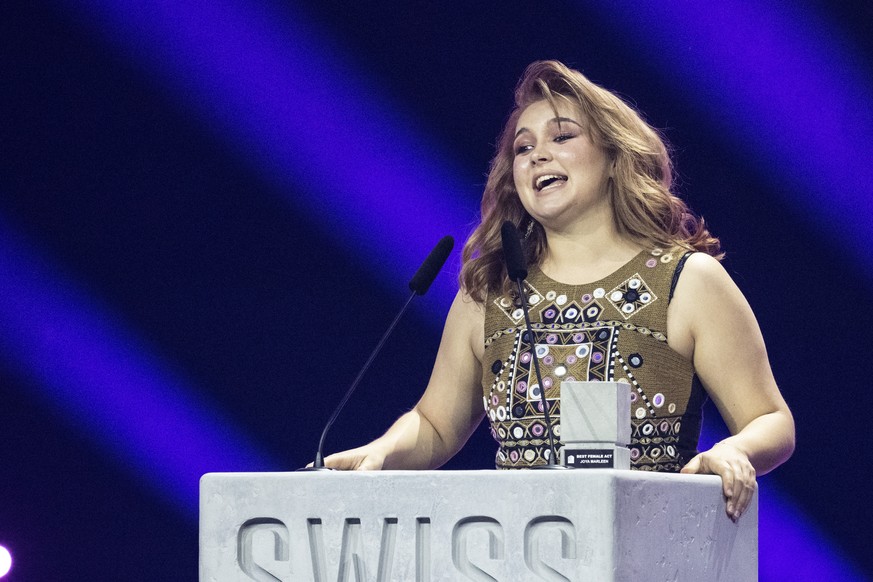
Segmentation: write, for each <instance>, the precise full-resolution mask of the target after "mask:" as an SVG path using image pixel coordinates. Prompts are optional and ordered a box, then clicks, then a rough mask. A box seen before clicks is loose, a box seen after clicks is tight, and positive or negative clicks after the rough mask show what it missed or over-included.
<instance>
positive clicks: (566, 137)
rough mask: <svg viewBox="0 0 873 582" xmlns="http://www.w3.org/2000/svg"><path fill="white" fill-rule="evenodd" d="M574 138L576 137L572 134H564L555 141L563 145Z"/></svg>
mask: <svg viewBox="0 0 873 582" xmlns="http://www.w3.org/2000/svg"><path fill="white" fill-rule="evenodd" d="M574 137H576V136H575V135H573V134H572V133H562V134H560V135H558V136H556V137H555V141H556V142H558V143H563V142H565V141H567V140H568V139H573V138H574Z"/></svg>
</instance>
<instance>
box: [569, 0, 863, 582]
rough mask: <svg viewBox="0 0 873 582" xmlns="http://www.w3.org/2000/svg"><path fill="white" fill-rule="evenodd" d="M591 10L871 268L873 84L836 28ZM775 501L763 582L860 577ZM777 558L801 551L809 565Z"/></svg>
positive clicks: (633, 4) (798, 13) (806, 20)
mask: <svg viewBox="0 0 873 582" xmlns="http://www.w3.org/2000/svg"><path fill="white" fill-rule="evenodd" d="M585 6H586V7H588V6H589V5H588V4H585ZM593 6H595V7H596V8H597V9H598V10H599V11H600V13H601V15H602V17H603V19H604V20H605V21H611V22H612V23H613V26H614V28H615V29H616V31H617V32H618V33H620V34H622V35H624V38H626V39H627V41H628V42H630V43H631V44H632V45H634V46H635V47H636V48H637V51H638V52H639V53H640V54H642V55H649V57H650V59H652V60H653V61H657V62H656V64H657V70H658V71H660V72H662V73H663V74H665V75H671V79H674V80H675V82H676V83H677V84H681V86H682V87H683V88H685V91H683V92H681V93H682V94H683V95H685V96H686V98H687V101H688V105H689V106H690V107H694V108H698V109H701V110H703V111H704V112H705V113H706V114H707V116H708V117H709V119H710V121H711V124H712V126H713V127H714V128H717V129H718V130H719V132H720V134H721V135H722V136H723V138H724V139H725V140H727V141H728V142H729V143H732V144H733V145H734V146H735V148H736V149H737V151H739V152H741V153H743V154H744V155H746V157H747V158H748V159H749V164H750V165H754V166H757V170H758V173H759V174H760V175H761V176H762V177H765V178H766V179H767V180H768V181H769V182H770V185H771V187H772V189H773V190H774V192H775V193H776V194H777V195H779V196H781V197H783V201H784V204H785V205H786V208H788V209H790V210H789V211H791V212H797V213H798V214H799V215H801V216H802V217H803V218H805V219H806V220H807V221H809V222H810V223H811V224H812V225H813V226H814V227H815V228H816V229H817V230H819V231H820V232H822V233H823V234H825V235H826V236H828V237H830V238H831V239H833V240H835V241H837V242H838V243H840V245H841V246H842V247H844V248H846V249H847V250H848V251H849V252H852V253H855V255H856V256H857V258H858V259H859V260H860V261H862V263H866V264H868V265H870V264H873V249H871V247H870V245H869V244H867V239H868V238H869V232H870V226H869V225H870V224H871V223H873V166H871V165H870V163H869V160H871V159H873V88H871V87H870V84H869V82H868V81H867V75H866V74H865V72H863V71H861V70H860V69H859V68H858V66H857V65H856V63H858V62H863V59H862V58H861V57H859V56H856V55H855V54H853V52H852V51H851V50H850V49H849V48H847V46H846V44H847V43H846V41H845V40H844V39H842V38H841V37H840V34H839V33H838V32H837V31H835V30H832V29H831V27H829V26H828V23H827V22H825V21H824V20H823V19H822V18H820V17H817V16H816V15H815V14H814V13H813V12H811V11H809V10H802V9H801V8H799V7H797V6H795V5H793V4H791V3H758V2H756V3H753V2H746V1H743V0H733V1H730V2H716V3H710V2H696V1H694V0H676V1H673V2H667V3H664V2H654V1H643V2H640V1H639V0H634V1H630V0H619V1H618V2H609V3H595V4H594V5H593ZM580 8H581V5H580ZM754 212H755V210H754V209H750V214H754ZM753 219H756V220H760V221H761V222H762V223H766V221H768V220H773V219H776V220H778V219H779V217H754V218H753ZM862 270H863V269H862ZM863 271H865V272H868V273H869V272H870V269H867V270H863ZM762 498H764V499H767V496H766V495H762ZM772 499H773V500H775V503H774V506H773V507H772V508H770V510H769V512H764V511H762V515H761V524H760V529H761V533H762V539H767V538H776V539H780V540H784V541H785V542H786V543H785V544H775V545H774V544H767V543H762V544H761V547H760V551H761V573H762V579H764V580H767V579H772V580H778V579H787V578H790V579H792V580H825V579H827V580H846V581H848V580H860V579H862V575H861V574H860V573H859V572H857V570H856V569H855V568H854V566H853V565H852V564H851V563H850V562H848V561H846V558H845V556H843V555H842V554H841V553H840V552H839V551H838V550H836V549H830V548H829V546H830V544H827V543H824V542H825V540H824V539H823V538H824V535H823V534H822V533H820V532H817V531H816V530H815V528H814V527H813V526H811V525H810V524H809V523H807V522H806V520H804V519H802V518H801V517H799V516H800V515H802V514H800V513H798V511H797V509H791V508H790V504H789V503H788V502H787V501H785V500H779V498H778V496H776V497H772ZM789 546H790V548H789ZM782 552H786V553H788V552H791V554H790V555H792V556H793V555H796V554H794V553H793V552H800V554H797V555H802V556H803V559H793V558H792V559H786V558H784V557H783V555H782Z"/></svg>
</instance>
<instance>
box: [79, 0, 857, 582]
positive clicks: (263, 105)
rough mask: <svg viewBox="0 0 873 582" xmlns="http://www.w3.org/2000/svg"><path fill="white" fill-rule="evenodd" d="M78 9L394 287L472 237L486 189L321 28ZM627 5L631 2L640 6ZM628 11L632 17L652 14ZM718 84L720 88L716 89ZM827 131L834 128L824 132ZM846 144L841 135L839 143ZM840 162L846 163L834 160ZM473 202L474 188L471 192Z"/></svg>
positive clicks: (199, 12) (798, 160) (102, 7)
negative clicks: (424, 260)
mask: <svg viewBox="0 0 873 582" xmlns="http://www.w3.org/2000/svg"><path fill="white" fill-rule="evenodd" d="M195 4H196V5H195ZM73 6H74V7H75V8H76V9H77V10H80V11H82V12H83V13H84V14H85V15H86V16H87V17H88V18H90V19H95V20H96V21H97V22H99V23H100V24H101V25H102V26H101V28H102V32H103V33H104V34H105V35H108V36H110V37H111V38H112V39H113V42H114V43H116V44H117V46H119V47H121V50H123V51H124V52H126V53H129V54H130V56H131V57H132V58H133V59H135V60H136V61H138V62H139V63H141V64H144V65H146V66H147V67H149V68H150V70H151V72H152V73H153V74H155V75H156V76H157V77H158V78H159V79H161V81H162V82H163V83H165V84H167V85H169V86H171V87H172V88H174V89H175V90H177V91H178V92H179V96H180V97H181V98H182V99H184V100H186V101H187V102H188V105H189V106H192V107H195V108H196V109H197V110H199V111H200V112H201V113H202V114H203V115H204V117H205V119H206V121H207V123H209V124H210V125H213V126H215V127H216V128H217V130H218V131H217V133H221V132H226V133H227V134H228V135H229V136H231V139H230V141H231V142H232V143H236V144H237V146H238V147H239V149H240V152H241V154H242V155H243V156H245V157H247V158H248V159H249V160H250V161H251V163H252V164H253V165H254V167H255V168H256V169H257V170H259V171H260V172H262V173H264V174H266V175H267V176H268V177H269V178H270V179H272V180H275V181H276V183H277V184H279V185H282V186H284V187H285V188H287V190H288V192H289V193H293V194H289V197H288V199H289V201H290V202H291V203H292V204H293V205H294V206H295V207H296V208H299V209H301V210H304V211H306V212H308V213H310V214H311V215H313V216H314V217H315V218H316V219H317V220H318V221H319V222H321V223H322V224H323V225H324V228H325V229H326V231H328V232H331V234H332V235H334V236H337V237H338V238H340V239H341V240H347V241H348V243H349V245H350V246H352V247H355V248H356V250H358V251H359V252H361V256H362V258H363V259H364V260H367V261H371V262H373V263H376V264H380V268H384V269H385V270H386V272H387V273H388V276H389V278H390V279H391V280H392V281H393V283H392V285H394V286H395V287H399V286H401V284H405V282H406V280H407V279H408V275H409V273H411V272H412V271H413V270H414V268H415V267H416V266H417V264H418V262H419V261H420V260H421V257H423V256H424V255H425V254H426V252H427V251H428V250H429V248H430V246H431V245H432V244H433V241H435V240H437V239H438V238H439V237H440V236H442V235H443V234H446V233H449V234H454V235H456V237H457V236H459V235H461V234H462V231H461V228H462V227H464V226H465V225H467V224H469V223H470V222H471V221H472V219H473V218H474V216H475V214H474V212H473V211H471V209H470V203H464V202H462V200H463V198H465V193H466V191H469V190H471V189H475V188H472V187H470V186H469V185H464V184H458V183H457V182H456V180H455V178H454V176H455V175H462V173H461V172H452V171H450V169H451V167H452V164H451V162H450V161H449V160H448V159H446V158H441V157H440V155H439V153H438V152H434V151H432V150H431V149H429V148H428V147H427V139H426V136H425V132H424V131H422V130H419V131H415V130H414V129H413V130H410V128H414V124H411V123H408V122H407V121H405V120H404V119H402V117H401V116H400V115H399V114H398V113H397V111H399V110H400V108H399V107H397V104H394V103H392V100H391V99H389V98H387V96H386V95H380V92H379V91H378V90H375V89H374V87H373V85H372V84H368V83H367V82H365V80H364V79H363V78H362V77H361V76H360V73H358V72H356V71H354V70H350V69H349V68H348V66H347V65H344V63H345V62H347V59H346V58H345V57H344V56H343V55H338V54H336V52H335V50H334V49H333V48H332V47H330V46H329V45H328V44H326V43H325V42H324V40H323V39H320V38H317V37H316V35H315V34H314V33H313V30H314V28H313V27H311V25H305V26H304V25H302V24H300V22H299V21H297V22H294V23H290V22H288V19H287V18H285V19H281V18H278V17H276V18H273V17H271V15H270V14H269V12H267V11H266V9H265V8H257V7H255V5H254V3H251V4H247V3H244V2H232V1H226V2H220V3H209V4H205V5H201V4H198V3H194V2H191V1H190V0H183V1H181V2H172V3H171V2H138V1H135V0H124V1H118V2H107V1H102V2H81V3H78V4H74V5H73ZM709 7H710V5H709V4H707V8H706V9H707V10H709ZM624 8H625V9H626V10H628V11H629V12H632V11H633V10H632V7H631V6H630V5H627V6H625V7H624ZM701 10H703V8H701ZM624 17H625V19H627V20H628V21H633V18H641V17H642V15H634V16H633V18H631V16H628V15H625V16H624ZM280 22H281V23H282V24H281V25H280V24H279V23H280ZM639 23H640V24H641V25H643V24H646V25H648V24H650V23H648V22H646V23H643V22H642V20H640V21H639ZM713 87H715V88H713V89H712V91H713V92H717V87H718V85H717V84H716V85H713ZM717 96H718V95H713V96H710V97H706V96H704V99H706V98H710V99H714V98H715V97H717ZM749 101H750V102H751V103H754V99H751V98H750V99H749ZM750 111H751V113H749V114H748V115H749V116H750V120H749V121H755V120H757V119H758V117H760V116H758V117H755V112H756V110H755V109H754V107H752V108H751V109H750ZM840 120H841V118H840V119H838V120H837V121H840ZM726 127H731V128H733V126H732V125H728V126H726ZM784 129H785V128H783V127H782V126H781V125H776V126H774V127H772V128H770V131H764V130H761V131H759V132H758V131H753V132H750V135H748V136H745V135H741V136H740V138H739V139H742V140H747V141H751V142H753V143H755V144H756V147H758V148H760V149H766V147H767V144H769V145H770V146H773V143H772V142H770V141H768V140H779V139H781V138H783V137H785V136H783V135H781V134H780V133H779V132H781V131H784ZM827 135H831V134H830V133H828V132H827V131H825V132H824V133H823V137H822V139H824V137H825V136H827ZM790 137H792V138H796V137H797V132H796V131H795V132H792V133H790ZM782 141H784V140H782ZM849 145H851V142H846V141H845V140H843V141H841V142H838V144H837V145H835V146H834V147H836V148H838V149H839V148H846V147H849ZM773 149H775V151H777V152H778V154H774V155H776V159H777V160H778V161H780V163H783V164H786V165H787V164H789V163H793V164H795V165H798V166H803V165H804V164H805V163H808V160H809V156H810V155H812V154H813V153H815V152H814V151H810V150H809V149H808V148H803V147H798V148H792V147H789V145H787V144H781V142H780V144H779V147H774V148H773ZM768 155H769V154H768ZM830 171H831V172H832V174H833V173H834V172H837V170H836V169H834V168H833V167H830ZM810 174H811V173H810V172H809V171H804V172H803V173H800V174H798V175H796V176H794V177H793V178H792V184H793V185H794V187H795V188H797V187H798V184H799V185H801V186H803V189H804V191H805V190H806V189H808V188H810V187H815V186H822V185H823V181H822V180H821V179H817V177H816V176H812V175H810ZM840 175H841V176H842V177H843V178H846V179H848V178H851V177H852V176H848V175H846V174H840ZM853 184H856V185H857V180H855V181H853ZM301 193H305V195H301ZM477 196H478V192H477ZM475 197H476V196H473V195H472V194H471V195H470V196H469V200H473V199H475ZM853 200H854V199H845V200H843V201H842V203H844V204H848V203H850V202H852V201H853ZM809 204H813V205H814V204H815V203H814V202H810V203H809ZM864 209H865V210H864V212H867V210H868V209H869V205H868V206H865V207H864ZM868 215H869V213H868ZM398 243H399V244H398ZM386 260H387V263H386ZM454 289H455V285H454V283H453V282H451V281H450V278H448V277H445V276H443V277H440V278H439V279H438V280H437V288H436V293H437V294H438V295H439V296H440V298H441V300H442V301H444V302H446V303H447V302H448V300H449V298H450V297H451V295H453V293H454ZM782 507H783V506H781V505H779V506H777V507H776V508H775V509H773V510H772V512H771V513H770V517H768V520H771V521H770V522H769V523H772V524H774V525H773V526H772V527H774V528H777V529H778V528H787V529H785V531H789V530H790V531H791V532H792V534H796V536H798V539H800V540H802V541H803V542H804V543H803V544H801V545H804V547H808V548H813V547H816V546H815V540H814V539H811V538H809V537H808V536H805V534H804V529H803V528H800V529H798V528H795V527H794V526H793V525H791V524H793V523H795V521H796V514H797V509H791V510H790V511H791V512H792V513H794V514H795V518H794V519H795V521H789V519H788V516H787V515H785V514H783V513H782V512H781V511H782V510H781V508H782ZM761 559H762V563H763V562H765V561H767V560H768V559H769V558H768V557H767V556H764V555H762V556H761ZM828 559H829V556H828V555H827V553H822V554H820V565H821V566H822V567H823V568H825V570H827V571H839V570H840V568H841V567H842V566H840V564H838V563H836V562H834V563H830V564H829V563H827V560H828ZM786 574H788V575H789V576H790V572H786ZM799 579H800V578H799Z"/></svg>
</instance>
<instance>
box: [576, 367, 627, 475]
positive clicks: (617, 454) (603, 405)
mask: <svg viewBox="0 0 873 582" xmlns="http://www.w3.org/2000/svg"><path fill="white" fill-rule="evenodd" d="M630 395H631V394H630V386H629V385H628V384H625V383H622V382H561V442H562V443H563V447H562V448H561V464H562V465H567V466H568V467H578V468H598V469H630V451H629V449H628V444H630V431H631V427H630Z"/></svg>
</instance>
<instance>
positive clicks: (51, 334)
mask: <svg viewBox="0 0 873 582" xmlns="http://www.w3.org/2000/svg"><path fill="white" fill-rule="evenodd" d="M0 281H2V285H0V350H2V356H0V357H2V358H3V359H4V360H6V361H8V363H9V364H10V365H11V366H14V368H15V369H17V370H18V371H19V373H21V374H22V376H24V377H28V378H29V379H30V380H31V381H32V382H33V384H34V385H35V386H37V387H38V388H40V389H41V393H40V396H41V399H42V401H43V402H46V403H47V404H48V406H49V407H51V408H54V409H55V411H56V413H57V414H59V415H61V416H65V417H67V418H69V419H70V420H71V421H72V422H73V423H74V424H75V425H77V426H79V427H80V428H82V429H83V430H82V432H83V433H84V434H86V435H89V436H91V437H92V438H93V439H94V441H95V442H96V443H97V444H98V445H99V446H100V447H104V448H107V449H108V450H110V451H111V452H112V453H113V455H114V456H115V457H116V458H118V459H120V460H121V461H122V463H123V464H124V465H125V466H126V467H127V468H128V469H129V470H132V471H133V472H134V473H135V474H136V475H137V478H138V479H139V480H141V481H142V482H144V483H147V484H148V485H150V486H151V488H152V489H154V490H156V491H157V492H158V494H159V495H161V496H163V497H164V498H165V499H168V500H169V502H170V505H173V506H175V507H177V508H178V509H179V510H180V511H181V513H182V514H183V515H185V516H186V517H189V518H190V517H195V516H196V515H197V508H198V487H199V481H200V476H201V475H202V474H203V473H206V472H209V471H250V470H267V469H271V470H276V469H277V468H279V465H278V464H277V463H276V462H274V461H272V460H270V459H269V458H268V457H267V455H265V454H264V453H263V452H262V451H260V450H259V449H258V447H256V446H255V445H254V444H253V443H251V442H249V441H247V439H246V437H245V435H244V434H243V433H242V432H241V431H239V430H237V427H236V426H235V425H234V423H233V422H232V421H231V420H230V419H228V418H226V417H224V416H223V415H222V414H220V413H219V412H218V411H217V410H215V409H214V408H213V407H212V406H210V405H209V404H208V402H207V401H206V400H205V399H204V398H200V397H198V396H197V390H196V389H195V387H193V386H191V385H190V384H187V383H186V382H185V381H184V380H182V379H181V378H180V377H179V376H178V375H177V374H175V373H174V372H173V371H172V370H171V369H170V367H169V366H168V365H167V364H166V363H165V362H162V361H161V360H160V359H159V357H157V356H156V355H154V353H153V352H152V350H151V349H150V348H149V346H147V345H146V344H145V343H144V342H143V341H142V340H140V339H139V338H137V337H136V335H135V334H133V333H131V332H129V331H127V330H125V329H124V327H123V325H122V324H121V323H120V321H121V320H120V318H119V317H118V316H117V315H115V314H112V313H110V312H109V310H107V309H106V308H105V307H103V306H101V305H99V304H98V303H97V302H96V301H95V300H94V299H92V298H89V297H88V296H87V295H86V294H85V293H84V292H83V291H82V290H81V289H80V288H79V287H78V286H77V285H76V284H75V283H74V282H72V281H70V280H69V279H67V278H66V277H65V276H64V275H63V274H62V273H61V272H59V271H58V270H57V269H55V268H53V267H52V266H50V264H49V263H48V261H47V260H46V259H45V258H44V257H43V256H42V255H41V254H40V253H37V252H36V251H35V250H34V249H32V248H31V247H30V246H29V245H27V244H26V243H24V242H22V241H21V239H20V238H18V237H15V236H14V235H13V234H12V233H11V231H10V228H9V225H8V224H6V223H5V222H3V221H2V220H0Z"/></svg>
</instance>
